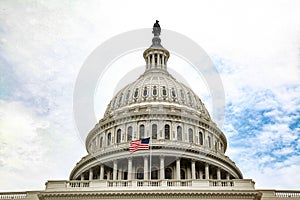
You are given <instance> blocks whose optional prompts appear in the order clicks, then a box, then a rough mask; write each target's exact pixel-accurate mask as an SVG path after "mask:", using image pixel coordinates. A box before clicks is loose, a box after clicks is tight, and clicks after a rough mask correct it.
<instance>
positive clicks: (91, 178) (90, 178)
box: [89, 168, 93, 181]
mask: <svg viewBox="0 0 300 200" xmlns="http://www.w3.org/2000/svg"><path fill="white" fill-rule="evenodd" d="M89 180H90V181H91V180H93V169H92V168H91V169H90V174H89Z"/></svg>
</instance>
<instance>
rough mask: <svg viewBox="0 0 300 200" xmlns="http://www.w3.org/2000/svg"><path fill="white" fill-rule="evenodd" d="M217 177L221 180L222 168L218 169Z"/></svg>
mask: <svg viewBox="0 0 300 200" xmlns="http://www.w3.org/2000/svg"><path fill="white" fill-rule="evenodd" d="M217 179H218V180H221V169H220V168H218V169H217Z"/></svg>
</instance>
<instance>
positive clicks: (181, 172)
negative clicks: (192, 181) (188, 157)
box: [180, 169, 185, 179]
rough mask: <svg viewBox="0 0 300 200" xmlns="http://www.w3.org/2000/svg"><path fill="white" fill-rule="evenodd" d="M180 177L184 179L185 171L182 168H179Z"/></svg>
mask: <svg viewBox="0 0 300 200" xmlns="http://www.w3.org/2000/svg"><path fill="white" fill-rule="evenodd" d="M180 179H185V171H184V170H183V169H181V170H180Z"/></svg>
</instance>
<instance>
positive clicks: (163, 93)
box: [162, 86, 167, 97]
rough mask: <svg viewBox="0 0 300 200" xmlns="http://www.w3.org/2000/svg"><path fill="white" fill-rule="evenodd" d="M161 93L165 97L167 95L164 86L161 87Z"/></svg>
mask: <svg viewBox="0 0 300 200" xmlns="http://www.w3.org/2000/svg"><path fill="white" fill-rule="evenodd" d="M162 95H163V96H164V97H165V96H167V90H166V87H165V86H163V89H162Z"/></svg>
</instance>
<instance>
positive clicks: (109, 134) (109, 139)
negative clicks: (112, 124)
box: [107, 132, 111, 146]
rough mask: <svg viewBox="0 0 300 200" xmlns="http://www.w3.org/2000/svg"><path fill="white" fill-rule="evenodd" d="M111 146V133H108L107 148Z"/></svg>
mask: <svg viewBox="0 0 300 200" xmlns="http://www.w3.org/2000/svg"><path fill="white" fill-rule="evenodd" d="M110 144H111V133H110V132H109V133H108V134H107V146H109V145H110Z"/></svg>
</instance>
